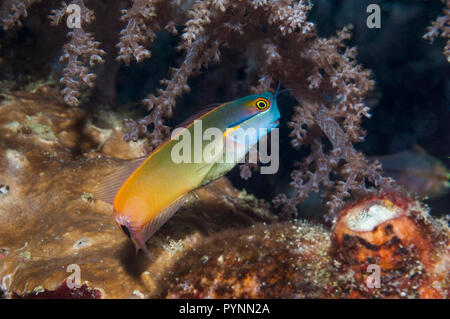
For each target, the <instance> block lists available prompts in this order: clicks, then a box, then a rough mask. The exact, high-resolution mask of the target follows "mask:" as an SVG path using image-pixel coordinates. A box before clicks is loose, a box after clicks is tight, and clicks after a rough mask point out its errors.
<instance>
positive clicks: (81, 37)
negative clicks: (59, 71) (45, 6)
mask: <svg viewBox="0 0 450 319" xmlns="http://www.w3.org/2000/svg"><path fill="white" fill-rule="evenodd" d="M71 4H76V5H78V6H79V7H80V9H81V10H80V14H81V26H80V28H77V27H75V28H74V29H73V30H72V31H70V32H69V33H68V34H67V36H68V37H69V38H70V41H69V43H67V44H65V45H64V54H63V55H62V56H61V58H60V62H61V63H66V67H65V68H64V71H63V76H62V78H61V79H60V83H61V84H62V85H63V86H64V89H63V90H62V94H63V95H64V100H65V101H66V103H67V104H69V105H72V106H74V105H77V104H78V102H79V100H78V99H79V97H80V94H81V92H80V89H81V88H82V87H83V86H88V87H90V88H92V87H94V80H95V78H96V76H95V74H94V73H92V72H90V69H91V68H92V67H93V66H95V65H96V64H100V63H103V62H104V61H103V58H102V56H103V55H105V54H106V53H105V51H103V50H102V49H99V46H100V42H98V41H95V40H94V36H93V35H92V33H89V32H86V31H85V28H86V26H87V25H89V24H90V23H91V22H92V21H93V20H94V18H95V17H94V12H93V11H92V10H89V9H88V8H87V7H86V6H85V5H84V1H83V0H73V1H72V2H71ZM67 7H68V6H67V4H65V3H63V6H62V8H60V9H58V10H53V11H52V15H50V16H49V18H50V19H51V20H52V24H53V25H59V24H60V23H61V21H62V20H63V19H64V17H65V16H66V15H67V14H68V13H67Z"/></svg>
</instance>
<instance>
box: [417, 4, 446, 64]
mask: <svg viewBox="0 0 450 319" xmlns="http://www.w3.org/2000/svg"><path fill="white" fill-rule="evenodd" d="M441 1H442V3H444V9H442V11H443V13H444V15H443V16H441V17H437V18H436V20H435V21H433V22H432V23H431V26H429V27H428V28H427V29H428V32H427V33H426V34H424V35H423V38H424V39H426V40H429V41H430V42H433V40H434V39H436V38H438V37H441V38H443V39H447V43H446V44H445V47H444V55H445V57H446V58H447V61H448V62H450V0H441Z"/></svg>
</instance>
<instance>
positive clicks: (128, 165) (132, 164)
mask: <svg viewBox="0 0 450 319" xmlns="http://www.w3.org/2000/svg"><path fill="white" fill-rule="evenodd" d="M150 154H151V153H150ZM150 154H148V155H146V156H142V157H139V158H136V159H134V160H130V161H126V162H125V163H124V164H123V166H122V167H119V168H118V169H117V170H116V171H115V172H113V173H112V174H111V175H108V176H106V177H105V179H104V180H103V181H102V182H101V183H100V185H98V186H97V187H96V188H95V190H94V191H93V194H94V197H95V199H99V200H102V201H104V202H107V203H109V204H111V205H112V203H113V201H114V197H116V194H117V192H118V191H119V189H120V187H122V185H123V183H125V181H126V180H127V179H128V177H130V176H131V174H133V172H134V171H135V170H136V169H137V168H138V167H139V166H140V165H141V164H142V163H143V162H144V161H145V160H146V159H147V157H149V156H150Z"/></svg>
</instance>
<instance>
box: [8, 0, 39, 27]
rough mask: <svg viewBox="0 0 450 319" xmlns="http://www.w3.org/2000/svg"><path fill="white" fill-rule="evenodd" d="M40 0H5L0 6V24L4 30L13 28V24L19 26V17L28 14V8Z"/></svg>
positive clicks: (20, 24)
mask: <svg viewBox="0 0 450 319" xmlns="http://www.w3.org/2000/svg"><path fill="white" fill-rule="evenodd" d="M39 1H40V0H22V1H18V0H6V1H4V2H3V3H2V5H1V7H0V26H2V27H3V28H4V29H5V30H8V29H11V28H13V27H14V26H15V25H17V26H19V27H21V26H22V23H21V22H20V19H21V18H22V17H27V16H28V11H27V10H29V8H30V7H31V6H32V5H33V4H34V3H36V2H39Z"/></svg>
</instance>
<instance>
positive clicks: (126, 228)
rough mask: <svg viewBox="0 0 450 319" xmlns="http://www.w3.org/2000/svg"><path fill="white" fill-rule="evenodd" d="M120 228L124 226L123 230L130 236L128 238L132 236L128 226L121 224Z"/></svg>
mask: <svg viewBox="0 0 450 319" xmlns="http://www.w3.org/2000/svg"><path fill="white" fill-rule="evenodd" d="M120 228H122V230H123V232H124V233H125V235H127V236H128V238H131V235H130V231H129V230H128V227H127V226H124V225H120Z"/></svg>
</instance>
